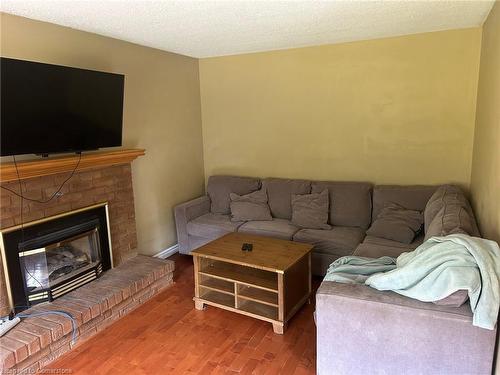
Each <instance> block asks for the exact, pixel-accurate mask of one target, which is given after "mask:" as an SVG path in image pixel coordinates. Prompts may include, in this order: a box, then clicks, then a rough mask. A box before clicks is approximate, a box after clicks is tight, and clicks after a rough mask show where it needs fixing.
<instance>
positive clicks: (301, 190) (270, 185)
mask: <svg viewBox="0 0 500 375" xmlns="http://www.w3.org/2000/svg"><path fill="white" fill-rule="evenodd" d="M262 188H264V189H266V191H267V198H268V204H269V208H270V209H271V214H272V215H273V217H276V218H278V219H288V220H291V219H292V195H293V194H309V193H310V192H311V181H307V180H290V179H284V178H266V179H264V180H263V181H262Z"/></svg>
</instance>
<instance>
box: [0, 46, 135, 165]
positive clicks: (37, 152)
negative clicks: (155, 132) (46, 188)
mask: <svg viewBox="0 0 500 375" xmlns="http://www.w3.org/2000/svg"><path fill="white" fill-rule="evenodd" d="M3 60H10V61H20V62H23V63H31V64H37V65H44V66H47V67H57V68H62V69H69V70H74V71H84V72H91V73H99V74H105V75H111V76H117V77H120V78H121V98H120V99H121V103H122V106H121V113H120V124H121V127H120V142H119V143H118V144H100V145H95V147H94V146H92V147H84V148H73V147H68V148H65V147H60V148H59V147H58V148H57V149H43V148H37V149H33V150H30V151H29V152H25V150H23V151H21V152H16V153H8V154H4V153H3V151H2V148H1V144H0V157H8V156H17V155H32V154H34V155H41V156H49V155H54V154H66V153H81V152H84V151H95V150H98V149H100V148H109V147H121V146H122V145H123V117H124V116H123V112H124V107H125V105H124V104H125V102H124V100H125V74H122V73H111V72H105V71H102V70H94V69H85V68H76V67H73V66H68V65H60V64H49V63H45V62H40V61H33V60H24V59H16V58H12V57H4V56H0V66H1V63H2V61H3ZM2 74H3V73H2V72H1V70H0V79H1V75H2ZM0 91H1V90H0ZM0 95H2V93H1V92H0ZM0 126H1V124H0Z"/></svg>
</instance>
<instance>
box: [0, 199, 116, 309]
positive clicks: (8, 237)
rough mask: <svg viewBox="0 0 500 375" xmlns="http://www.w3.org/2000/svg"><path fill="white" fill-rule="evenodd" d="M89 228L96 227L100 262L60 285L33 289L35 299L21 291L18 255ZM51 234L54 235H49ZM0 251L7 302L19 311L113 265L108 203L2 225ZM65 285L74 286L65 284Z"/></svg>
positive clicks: (52, 296) (90, 278)
mask: <svg viewBox="0 0 500 375" xmlns="http://www.w3.org/2000/svg"><path fill="white" fill-rule="evenodd" d="M91 228H98V234H99V244H100V250H101V262H100V263H99V264H97V265H96V266H95V267H92V268H91V269H87V270H85V271H84V272H77V273H76V274H75V275H74V276H72V277H70V278H68V279H66V280H65V283H64V285H61V287H59V286H56V287H54V288H47V289H43V290H39V291H38V292H37V294H38V295H39V297H37V299H35V300H34V299H33V295H31V296H29V293H28V292H27V291H26V290H25V282H24V277H23V273H22V269H21V263H20V257H19V254H20V253H23V252H25V251H27V250H30V248H33V249H35V248H37V247H40V246H45V245H44V244H49V243H50V242H51V241H52V242H53V241H58V240H62V239H64V237H63V236H64V235H65V234H67V236H68V237H69V236H72V235H75V234H79V233H84V232H85V231H88V230H89V229H91ZM54 233H56V235H55V236H54V235H52V234H54ZM0 250H1V253H2V263H3V268H4V274H5V281H6V284H7V285H6V286H7V293H8V298H9V304H10V307H11V309H12V310H13V311H15V312H20V311H22V310H25V309H26V308H28V307H30V306H32V305H35V304H37V303H41V302H46V301H52V300H54V299H56V298H58V297H61V296H62V295H64V294H66V293H68V292H70V291H71V290H74V289H76V288H77V287H80V286H82V285H84V284H87V283H89V282H91V281H93V280H95V279H96V278H98V277H99V276H100V275H101V273H102V272H104V271H106V270H108V269H111V268H113V253H112V247H111V235H110V229H109V214H108V204H107V202H104V203H100V204H96V205H92V206H89V207H84V208H80V209H77V210H74V211H70V212H66V213H63V214H59V215H54V216H50V217H46V218H43V219H40V220H36V221H32V222H29V223H25V224H23V225H22V226H21V225H16V226H14V227H10V228H5V229H3V230H2V231H0ZM69 285H74V286H75V285H76V286H75V287H67V286H69ZM63 286H64V287H63ZM30 299H31V301H30Z"/></svg>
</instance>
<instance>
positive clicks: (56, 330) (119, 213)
mask: <svg viewBox="0 0 500 375" xmlns="http://www.w3.org/2000/svg"><path fill="white" fill-rule="evenodd" d="M141 155H144V150H118V151H111V152H102V153H92V154H86V155H84V156H82V157H81V159H80V163H79V167H78V169H77V170H76V172H75V173H74V175H73V177H72V178H71V179H70V180H69V181H68V182H67V183H66V184H65V185H64V187H63V188H62V189H61V191H60V194H58V195H57V196H55V197H54V199H52V200H51V201H50V202H48V203H38V202H33V201H28V200H24V204H23V215H22V216H23V222H24V223H28V222H34V221H35V222H46V220H41V219H45V218H48V217H53V216H54V215H56V217H61V216H64V217H67V216H71V215H60V216H57V215H59V214H63V213H68V212H74V211H77V212H81V211H86V210H81V209H82V208H88V207H89V206H92V207H96V206H97V207H106V208H107V216H108V220H109V234H110V236H111V248H112V258H113V262H112V263H113V265H114V268H112V269H109V270H106V269H105V268H106V267H103V268H102V270H103V271H104V272H102V273H98V276H99V277H98V278H96V279H93V280H92V281H89V282H87V283H85V284H82V285H81V286H80V285H79V286H78V288H77V289H74V290H71V291H69V292H67V293H66V294H62V295H60V296H58V297H57V298H56V299H54V300H53V302H42V303H38V304H34V305H32V307H30V308H29V309H27V310H24V311H22V312H21V314H23V315H24V316H25V318H24V319H22V321H21V322H20V323H19V324H18V325H17V326H15V327H14V328H13V329H12V330H11V331H9V332H8V333H7V334H5V335H4V336H3V337H2V339H1V340H0V369H2V371H3V370H5V371H12V373H18V372H21V371H26V372H27V373H35V372H37V371H38V370H40V369H42V368H43V367H44V366H46V365H47V364H49V363H50V362H52V361H54V360H55V359H57V358H58V357H59V356H61V355H62V354H64V353H66V352H67V351H69V350H71V349H72V348H74V347H75V346H76V345H79V344H80V343H82V342H84V341H85V340H86V339H88V338H90V337H92V336H93V335H95V334H96V333H97V332H99V331H101V330H103V329H105V328H106V327H107V326H108V325H110V324H112V323H113V322H114V321H116V320H117V319H121V318H122V317H123V316H124V315H126V314H127V313H128V312H130V311H131V310H133V309H135V308H136V307H138V306H140V305H141V304H143V303H144V302H146V301H147V300H148V299H150V298H151V297H153V296H154V295H156V294H158V293H159V292H160V291H161V290H163V289H164V288H166V287H168V286H169V285H171V284H172V283H173V270H174V263H173V262H172V261H165V260H161V259H157V258H151V257H146V256H141V255H137V234H136V227H135V214H134V194H133V189H132V173H131V162H132V161H133V160H134V159H135V158H136V157H138V156H141ZM77 161H78V157H75V156H70V157H63V158H55V159H42V160H38V161H29V162H23V163H19V169H18V170H16V168H14V167H15V166H14V165H13V164H5V163H4V164H0V167H1V175H0V176H1V181H2V182H1V184H2V186H5V187H7V188H8V189H11V190H14V191H16V192H19V183H18V181H17V173H18V171H19V175H20V177H21V188H22V191H23V195H24V196H25V197H27V198H31V199H36V200H41V201H44V200H46V199H47V198H49V197H50V196H52V194H54V192H56V191H57V189H58V188H59V187H60V186H61V183H62V182H64V181H65V180H66V179H67V178H68V175H69V174H70V173H71V171H72V170H73V169H74V168H75V165H76V162H77ZM0 198H1V206H0V207H1V211H0V229H2V230H3V233H7V232H9V231H11V230H13V228H12V227H14V226H18V225H19V224H20V223H21V215H20V210H21V198H20V197H18V196H17V195H15V194H13V193H11V192H9V191H7V190H5V189H1V190H0ZM104 203H106V204H104ZM52 219H53V218H52ZM78 225H79V224H78ZM73 227H74V226H72V227H71V228H73ZM101 227H102V225H101ZM5 228H10V229H7V230H4V229H5ZM84 233H87V232H84ZM70 238H71V239H73V238H75V237H70ZM57 245H58V246H59V245H60V242H57ZM4 248H5V247H4ZM44 249H45V250H46V248H44ZM35 250H38V249H35ZM22 256H24V255H22ZM0 261H1V262H2V263H3V261H4V260H3V259H0ZM103 264H104V263H103ZM0 266H3V264H0ZM96 269H97V268H96ZM96 272H97V271H96ZM9 310H10V306H9V301H8V297H7V290H6V283H5V275H4V272H3V267H0V315H1V316H4V315H6V314H8V313H9ZM55 311H64V312H65V313H66V314H69V317H68V316H66V317H64V316H60V315H55V314H54V312H55ZM40 314H41V315H40ZM74 338H76V341H74V340H73V339H74Z"/></svg>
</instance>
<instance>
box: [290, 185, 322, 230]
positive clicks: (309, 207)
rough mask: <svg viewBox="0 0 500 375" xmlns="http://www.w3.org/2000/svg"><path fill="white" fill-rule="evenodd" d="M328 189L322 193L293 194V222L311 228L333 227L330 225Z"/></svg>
mask: <svg viewBox="0 0 500 375" xmlns="http://www.w3.org/2000/svg"><path fill="white" fill-rule="evenodd" d="M328 206H329V196H328V189H325V190H323V191H322V192H321V193H312V194H303V195H297V194H293V195H292V224H295V225H297V226H298V227H302V228H309V229H331V226H330V225H328Z"/></svg>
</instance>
